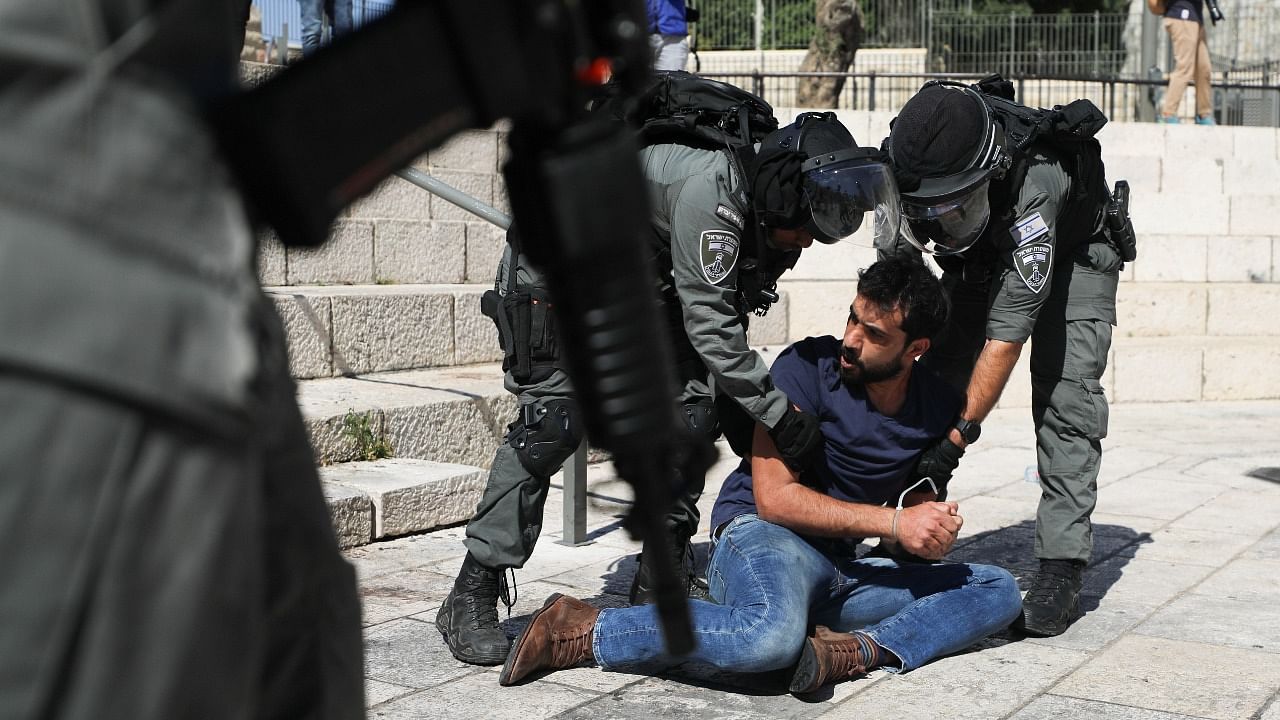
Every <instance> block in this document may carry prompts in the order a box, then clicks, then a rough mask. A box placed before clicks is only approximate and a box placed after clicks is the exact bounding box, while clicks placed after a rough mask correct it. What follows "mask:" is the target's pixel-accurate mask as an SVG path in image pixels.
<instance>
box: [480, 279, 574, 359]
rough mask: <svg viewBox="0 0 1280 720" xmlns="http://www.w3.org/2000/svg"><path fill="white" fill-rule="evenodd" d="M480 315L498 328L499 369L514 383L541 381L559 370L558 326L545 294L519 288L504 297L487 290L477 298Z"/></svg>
mask: <svg viewBox="0 0 1280 720" xmlns="http://www.w3.org/2000/svg"><path fill="white" fill-rule="evenodd" d="M480 312H481V313H482V314H484V315H485V316H486V317H488V318H490V319H492V320H493V322H494V324H495V325H496V326H497V327H498V342H499V344H500V345H501V346H502V352H503V360H502V369H503V370H505V371H507V372H509V373H511V376H512V377H513V378H515V379H516V381H517V382H520V383H529V382H538V381H541V380H544V379H546V377H547V376H549V375H550V374H551V371H552V370H554V369H555V368H556V367H559V360H560V342H559V339H558V336H559V324H558V322H557V321H556V315H555V306H554V304H553V303H552V302H551V296H550V295H549V294H548V293H547V291H546V290H543V289H541V288H530V287H527V286H522V285H517V286H516V287H515V288H513V289H512V290H510V291H509V292H508V293H507V294H506V295H502V294H499V293H498V291H497V290H488V291H486V292H485V293H484V295H482V296H480Z"/></svg>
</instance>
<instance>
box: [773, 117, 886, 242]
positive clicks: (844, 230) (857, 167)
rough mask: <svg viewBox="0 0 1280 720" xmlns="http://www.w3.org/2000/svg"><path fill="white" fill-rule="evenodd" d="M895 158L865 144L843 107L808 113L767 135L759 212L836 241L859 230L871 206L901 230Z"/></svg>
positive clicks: (882, 223) (880, 221)
mask: <svg viewBox="0 0 1280 720" xmlns="http://www.w3.org/2000/svg"><path fill="white" fill-rule="evenodd" d="M887 160H888V158H887V157H885V155H884V154H883V153H882V152H881V151H879V150H877V149H875V148H864V147H858V145H857V142H856V141H855V140H854V138H853V135H852V134H851V133H850V132H849V130H848V129H847V128H845V126H844V125H843V124H841V123H840V121H839V120H837V119H836V116H835V113H833V112H823V113H818V112H805V113H801V114H800V115H799V116H797V117H796V120H795V122H793V123H791V124H790V125H786V126H784V127H781V128H779V129H777V130H775V131H774V132H772V133H770V134H769V135H768V136H766V137H765V138H764V140H763V141H762V143H761V146H760V150H759V152H758V153H757V159H756V162H755V163H753V166H752V167H753V176H752V189H753V192H752V204H753V206H754V208H755V210H756V215H757V218H758V219H759V220H760V222H762V223H763V224H764V225H766V226H770V227H778V228H785V229H800V228H803V229H805V230H806V231H808V233H809V234H810V235H812V236H813V238H814V239H815V240H817V241H819V242H822V243H827V244H831V243H835V242H838V241H840V240H843V239H844V238H847V237H849V236H850V235H853V233H854V232H856V231H857V230H858V228H859V227H860V226H861V225H862V222H863V218H864V216H865V215H866V213H868V212H871V213H874V217H875V223H876V225H875V229H876V232H877V233H880V232H885V233H890V234H892V235H896V234H897V232H898V225H899V222H900V218H901V215H900V212H899V209H898V189H897V184H896V182H895V181H894V177H893V172H892V170H891V168H890V167H889V165H888V162H887Z"/></svg>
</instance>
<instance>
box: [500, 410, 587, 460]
mask: <svg viewBox="0 0 1280 720" xmlns="http://www.w3.org/2000/svg"><path fill="white" fill-rule="evenodd" d="M580 442H582V415H581V413H580V412H579V410H578V403H576V402H574V401H573V400H570V399H568V398H565V399H558V400H545V401H543V400H539V401H536V402H531V403H529V404H528V405H522V406H520V417H518V418H517V419H516V421H515V422H514V423H511V425H510V426H509V427H508V428H507V444H508V445H510V446H511V448H512V449H513V450H515V451H516V457H517V458H518V459H519V460H520V464H521V465H523V466H524V469H525V470H528V471H529V473H530V474H532V475H533V476H534V477H538V478H545V477H550V476H551V475H553V474H554V473H555V472H556V471H557V470H559V469H560V466H561V465H562V464H564V461H565V460H566V459H568V458H569V456H570V455H572V454H573V451H574V450H576V449H577V448H578V444H579V443H580Z"/></svg>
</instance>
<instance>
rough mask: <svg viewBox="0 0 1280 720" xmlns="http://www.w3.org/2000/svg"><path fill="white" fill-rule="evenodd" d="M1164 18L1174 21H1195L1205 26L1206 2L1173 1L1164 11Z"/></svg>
mask: <svg viewBox="0 0 1280 720" xmlns="http://www.w3.org/2000/svg"><path fill="white" fill-rule="evenodd" d="M1164 16H1165V17H1167V18H1173V19H1174V20H1195V21H1196V22H1198V23H1200V24H1201V25H1203V24H1204V0H1173V1H1172V2H1170V3H1169V4H1168V5H1167V6H1166V7H1165V11H1164Z"/></svg>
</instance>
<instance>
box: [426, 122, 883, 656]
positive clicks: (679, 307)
mask: <svg viewBox="0 0 1280 720" xmlns="http://www.w3.org/2000/svg"><path fill="white" fill-rule="evenodd" d="M874 153H875V151H869V150H868V149H865V148H857V147H856V144H855V143H854V139H853V137H852V135H850V133H849V131H848V130H847V129H846V128H845V127H844V126H843V125H841V124H840V122H839V121H838V120H836V118H835V115H834V113H805V114H802V115H800V116H799V117H798V118H797V119H796V121H795V122H793V123H792V124H790V125H787V126H785V127H782V128H779V129H777V130H776V131H774V132H773V133H771V134H770V135H768V136H766V137H765V138H764V140H763V142H762V143H761V145H760V147H759V149H758V152H757V153H756V154H755V157H754V159H753V160H752V161H750V163H749V164H748V165H747V167H746V168H745V169H744V168H743V167H742V164H741V163H740V162H739V160H738V158H737V156H736V155H735V154H734V153H731V152H729V151H727V150H707V149H699V148H695V147H690V146H686V145H682V144H658V145H652V146H649V147H646V148H644V149H643V150H642V151H641V155H640V160H641V165H642V169H643V172H644V176H645V178H646V180H647V183H648V187H649V196H650V201H651V202H650V204H651V208H652V221H651V229H652V233H651V234H650V236H649V237H650V248H649V249H650V252H651V255H652V258H653V262H654V266H655V267H656V269H657V276H658V280H657V288H656V291H657V295H658V298H659V299H660V302H661V304H662V307H663V309H664V315H665V318H666V321H667V325H668V328H669V333H668V334H669V337H670V338H671V340H672V344H673V346H674V348H675V357H676V363H677V374H678V379H679V381H680V382H679V386H680V388H681V390H680V394H679V397H677V398H674V400H675V401H676V402H677V403H678V405H679V414H680V416H681V417H682V418H683V419H684V421H685V423H686V424H687V426H688V427H689V429H691V430H692V431H694V432H697V433H705V435H706V436H707V437H708V438H710V439H714V438H715V437H716V436H717V435H718V433H719V428H720V425H721V423H720V422H719V417H720V415H721V412H722V410H721V409H723V412H725V413H732V414H734V415H738V416H745V417H741V421H740V422H737V423H734V426H735V427H740V428H742V429H743V431H744V432H747V433H749V432H750V431H751V428H753V427H754V425H755V423H756V422H760V423H763V424H764V425H765V426H766V427H768V428H769V431H770V434H771V435H772V437H773V439H774V442H775V443H776V444H777V445H778V448H779V450H780V452H781V453H782V454H783V455H784V457H786V458H787V459H788V461H789V462H792V463H797V464H799V463H802V462H803V458H804V457H805V456H806V455H807V454H808V453H809V452H811V451H812V450H814V449H816V448H817V447H818V445H819V443H820V441H821V438H820V434H819V431H818V426H817V421H816V419H815V418H813V417H812V416H809V415H807V414H805V413H803V412H800V411H799V410H798V409H796V408H795V407H794V406H793V405H792V404H791V403H790V402H789V401H788V400H787V397H786V396H785V395H784V394H783V393H782V392H781V391H779V390H778V389H777V388H775V387H774V386H773V382H772V380H771V379H770V376H769V371H768V367H767V366H766V365H765V363H764V362H763V361H762V360H761V358H760V357H759V356H758V355H757V354H756V353H755V352H753V351H752V350H751V348H749V347H748V346H747V322H746V317H745V316H746V314H747V313H746V311H747V310H748V309H750V308H752V307H760V306H761V305H767V303H768V301H769V299H770V298H768V297H767V293H768V290H767V286H768V285H769V284H770V283H769V280H768V277H766V278H765V279H764V280H762V279H761V278H760V275H762V274H768V275H769V277H772V278H773V279H776V274H777V273H779V272H780V270H775V271H774V272H773V273H772V274H769V273H768V271H766V270H765V269H764V265H766V264H767V265H772V266H774V267H775V268H789V267H791V266H792V265H794V263H795V260H796V259H797V258H798V256H799V253H800V251H801V250H802V249H803V248H806V247H809V246H810V245H811V244H812V243H813V241H814V240H818V241H820V242H824V243H832V242H836V241H837V240H840V239H841V238H844V237H847V236H849V235H851V234H852V233H853V232H854V230H856V229H857V228H858V226H859V225H860V223H861V222H862V219H863V215H864V213H865V212H866V211H869V210H875V209H876V208H877V207H880V208H881V209H882V210H883V209H885V208H888V209H889V211H888V212H880V213H878V215H877V217H878V218H881V220H882V221H886V220H885V219H887V218H896V217H897V215H896V212H894V211H896V204H897V197H896V190H895V188H894V186H893V178H892V173H891V171H890V170H889V168H888V167H887V165H886V164H885V163H883V162H880V161H879V159H878V157H875V158H873V155H874ZM602 201H603V199H602ZM508 241H509V246H508V248H507V252H506V253H505V254H504V257H503V260H502V262H501V264H500V267H499V269H498V277H497V281H496V289H495V291H494V292H493V293H492V294H490V295H489V296H488V301H487V302H488V307H487V308H486V313H487V314H489V315H491V316H493V317H495V319H496V321H497V324H498V326H499V334H500V337H501V341H502V344H503V347H504V349H505V350H506V353H507V357H506V361H505V363H504V366H505V367H506V369H507V373H506V388H507V389H508V390H509V391H511V392H512V393H514V394H515V395H516V396H517V397H518V398H519V403H520V409H519V411H518V413H517V415H516V419H515V421H514V422H513V423H512V424H511V425H510V426H509V430H508V433H507V436H506V439H505V441H504V442H503V444H502V445H501V446H500V447H499V448H498V450H497V452H496V454H495V456H494V460H493V465H492V469H491V470H490V473H489V480H488V485H487V486H486V488H485V491H484V494H483V497H482V498H481V500H480V503H479V506H478V508H477V510H476V514H475V516H474V517H473V518H472V520H471V522H470V523H469V524H468V525H467V530H466V535H467V537H466V541H465V544H466V547H467V550H468V552H467V556H466V558H465V560H464V561H463V564H462V569H461V571H460V572H459V574H458V578H457V580H456V582H455V583H454V587H453V590H452V592H451V593H450V594H449V596H448V597H447V598H446V600H445V602H444V604H443V605H442V606H441V608H440V611H439V614H438V615H437V617H436V626H437V627H438V628H439V630H440V631H441V633H443V634H444V636H445V639H446V641H447V642H448V644H449V648H450V650H451V651H452V652H453V654H454V656H455V657H457V658H458V659H460V660H463V661H464V662H469V663H476V664H495V665H496V664H501V663H502V662H503V661H504V660H505V659H506V656H507V651H508V648H509V647H510V641H509V640H508V639H507V637H506V634H505V633H504V632H503V631H502V629H501V628H500V627H499V626H498V622H497V610H496V606H497V600H498V596H499V595H503V597H504V600H506V599H507V598H506V595H505V591H506V584H505V579H504V570H505V569H507V568H519V567H522V566H523V565H524V563H525V561H527V560H528V559H529V556H530V555H531V554H532V552H533V547H534V544H535V543H536V542H537V539H538V535H539V533H540V531H541V529H542V510H543V504H544V502H545V501H546V496H547V489H548V480H549V477H550V476H551V475H552V474H553V473H555V472H556V471H557V470H558V469H559V467H560V465H561V464H562V463H563V462H564V460H565V459H566V458H568V457H569V456H570V455H571V454H572V453H573V451H574V449H575V448H576V447H577V446H578V443H579V441H580V440H581V439H582V434H583V428H582V420H581V415H580V412H579V410H578V406H577V404H576V402H575V401H574V397H573V391H572V388H571V387H570V384H569V379H568V377H567V375H566V374H565V372H564V370H563V368H562V367H561V365H560V360H559V348H558V346H557V344H558V334H557V331H556V327H555V315H554V312H553V308H552V304H553V300H552V299H551V298H550V297H549V296H548V295H547V293H546V290H545V285H544V284H543V281H542V279H541V278H540V277H539V276H538V274H537V273H536V272H535V271H534V270H533V269H532V268H530V267H529V265H528V263H527V262H526V261H525V258H524V256H523V254H522V253H520V251H519V237H518V234H516V233H512V234H510V235H509V236H508ZM744 267H745V268H748V269H746V270H744ZM762 296H764V297H763V298H762ZM642 353H643V349H640V348H637V362H643V361H644V359H643V357H642ZM717 399H719V403H717ZM717 405H719V408H718V407H717ZM749 437H750V436H749V435H747V436H746V438H748V439H745V440H744V439H743V438H742V437H738V436H736V434H735V436H734V437H731V438H730V441H731V443H732V444H733V445H734V447H735V450H736V451H737V452H739V453H740V454H741V453H745V452H746V451H747V450H748V449H749V444H750V441H749ZM702 486H703V479H702V478H701V477H696V478H689V479H688V482H687V486H686V487H685V488H684V492H683V493H682V494H681V496H680V497H679V498H678V499H677V500H676V501H675V502H674V504H673V506H672V507H671V508H670V511H669V513H668V514H667V517H666V525H667V528H668V530H669V532H670V534H671V537H672V539H673V543H672V547H673V548H674V551H675V553H676V557H675V558H671V559H670V560H667V559H665V558H654V557H652V553H651V552H650V551H649V550H648V549H647V548H646V549H645V550H643V551H642V552H641V563H640V568H639V570H638V571H637V574H636V577H635V581H634V582H633V584H632V587H631V600H632V602H633V603H636V602H645V601H648V600H649V599H650V598H651V593H652V590H653V587H654V581H653V574H652V568H653V567H654V563H655V562H669V561H675V562H676V563H677V564H678V565H677V566H678V567H684V566H685V563H686V562H687V561H686V557H688V556H689V554H690V553H689V538H690V537H691V536H692V535H693V533H694V532H695V530H696V529H697V526H698V520H699V514H698V509H697V507H696V503H697V500H698V498H699V496H700V494H701V492H702ZM687 570H688V569H687V568H686V571H685V572H683V573H682V575H683V577H684V579H685V583H686V585H687V584H688V583H689V580H690V578H689V573H688V571H687ZM686 589H687V587H686Z"/></svg>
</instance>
